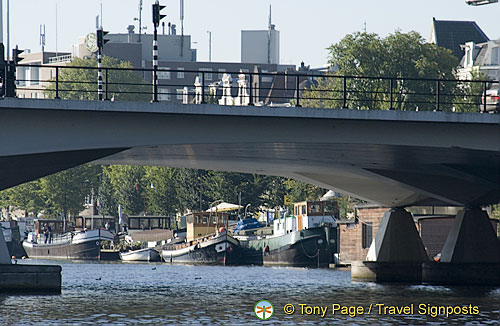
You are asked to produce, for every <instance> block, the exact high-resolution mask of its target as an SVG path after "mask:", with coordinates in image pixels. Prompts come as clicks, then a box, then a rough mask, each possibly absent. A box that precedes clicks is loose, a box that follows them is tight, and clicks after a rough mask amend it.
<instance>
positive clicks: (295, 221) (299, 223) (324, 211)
mask: <svg viewBox="0 0 500 326" xmlns="http://www.w3.org/2000/svg"><path fill="white" fill-rule="evenodd" d="M293 213H294V214H293V215H292V216H287V217H285V218H282V219H275V220H274V225H273V226H274V234H276V235H281V234H286V233H290V232H295V231H300V230H305V229H310V228H316V227H320V226H322V225H325V224H327V223H328V224H330V225H331V226H333V227H336V226H337V219H338V218H339V207H338V204H337V202H336V201H333V200H327V201H303V202H299V203H295V204H294V206H293Z"/></svg>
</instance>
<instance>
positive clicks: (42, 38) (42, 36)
mask: <svg viewBox="0 0 500 326" xmlns="http://www.w3.org/2000/svg"><path fill="white" fill-rule="evenodd" d="M40 45H41V46H42V52H45V24H43V25H40Z"/></svg>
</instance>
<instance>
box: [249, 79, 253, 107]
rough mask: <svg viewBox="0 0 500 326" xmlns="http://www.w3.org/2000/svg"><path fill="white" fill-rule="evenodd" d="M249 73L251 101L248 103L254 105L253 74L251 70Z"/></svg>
mask: <svg viewBox="0 0 500 326" xmlns="http://www.w3.org/2000/svg"><path fill="white" fill-rule="evenodd" d="M249 75H250V87H249V91H250V103H248V105H251V106H253V78H252V77H253V76H252V73H251V72H249Z"/></svg>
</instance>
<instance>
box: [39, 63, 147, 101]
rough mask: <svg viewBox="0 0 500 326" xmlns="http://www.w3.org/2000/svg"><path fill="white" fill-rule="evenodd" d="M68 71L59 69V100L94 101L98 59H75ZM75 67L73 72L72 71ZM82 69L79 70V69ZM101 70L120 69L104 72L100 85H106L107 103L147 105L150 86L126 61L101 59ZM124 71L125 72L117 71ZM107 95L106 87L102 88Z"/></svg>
mask: <svg viewBox="0 0 500 326" xmlns="http://www.w3.org/2000/svg"><path fill="white" fill-rule="evenodd" d="M67 66H68V68H60V69H59V97H60V98H61V99H80V100H97V72H98V70H97V69H86V68H85V67H92V68H97V59H96V58H94V57H92V58H86V59H80V58H75V59H73V61H71V63H69V64H68V65H67ZM72 67H74V68H72ZM79 67H81V68H79ZM102 67H103V68H119V69H116V70H115V69H109V70H108V71H107V72H106V71H103V83H105V84H106V83H107V93H108V99H112V98H114V100H116V101H149V100H150V99H151V92H152V86H151V85H150V84H148V83H146V81H144V79H143V78H142V72H139V71H133V70H131V69H132V68H133V67H132V65H131V64H130V62H128V61H119V60H118V59H115V58H112V57H107V56H103V58H102ZM120 69H125V70H120ZM55 89H56V85H55V78H53V81H52V83H51V85H50V86H49V87H48V88H47V91H46V92H47V94H48V97H50V98H54V97H55ZM104 91H106V85H104Z"/></svg>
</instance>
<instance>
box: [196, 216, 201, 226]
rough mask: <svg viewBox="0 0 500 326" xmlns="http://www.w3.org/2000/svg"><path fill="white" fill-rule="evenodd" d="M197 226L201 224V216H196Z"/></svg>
mask: <svg viewBox="0 0 500 326" xmlns="http://www.w3.org/2000/svg"><path fill="white" fill-rule="evenodd" d="M196 224H200V215H196Z"/></svg>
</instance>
